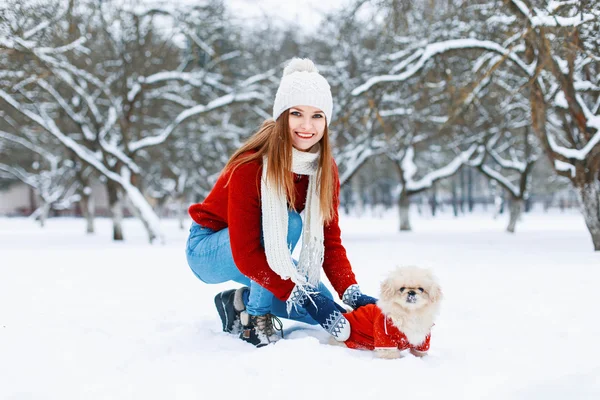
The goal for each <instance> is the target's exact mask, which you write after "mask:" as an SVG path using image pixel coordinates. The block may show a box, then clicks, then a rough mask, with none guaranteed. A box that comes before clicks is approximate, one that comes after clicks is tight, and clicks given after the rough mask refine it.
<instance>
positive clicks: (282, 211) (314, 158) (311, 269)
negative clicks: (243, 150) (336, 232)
mask: <svg viewBox="0 0 600 400" xmlns="http://www.w3.org/2000/svg"><path fill="white" fill-rule="evenodd" d="M320 154H321V151H320V146H319V144H316V145H315V146H313V147H312V149H311V150H310V151H308V152H303V151H299V150H296V149H295V148H292V171H293V172H294V173H296V174H299V175H309V176H310V177H309V180H308V182H309V183H308V191H307V193H306V206H305V208H304V224H303V228H302V249H301V251H300V258H299V260H298V265H295V264H294V262H293V260H292V255H291V248H289V247H288V246H287V233H288V202H287V196H286V193H285V190H284V189H283V188H281V189H278V188H276V187H273V184H272V183H271V182H269V180H268V179H267V165H268V164H267V157H266V156H265V157H264V158H263V171H262V179H261V186H260V193H261V202H262V204H261V208H262V228H263V235H264V244H265V253H266V255H267V262H268V263H269V267H271V269H272V270H273V271H274V272H276V273H277V274H278V275H279V276H281V277H282V278H283V279H287V278H290V279H291V280H292V281H293V282H294V283H296V285H298V286H299V287H300V288H301V289H302V290H303V291H307V290H309V289H315V288H317V285H318V284H319V280H320V276H321V266H322V265H323V251H324V246H323V215H322V213H321V204H320V201H319V188H318V187H317V167H318V163H319V156H320Z"/></svg>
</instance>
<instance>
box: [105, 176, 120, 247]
mask: <svg viewBox="0 0 600 400" xmlns="http://www.w3.org/2000/svg"><path fill="white" fill-rule="evenodd" d="M106 190H107V192H108V204H109V206H110V212H111V217H112V220H113V240H124V237H123V201H122V197H123V196H122V193H121V188H120V187H119V185H118V184H117V183H115V182H113V181H110V180H109V181H107V182H106Z"/></svg>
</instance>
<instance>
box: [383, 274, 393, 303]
mask: <svg viewBox="0 0 600 400" xmlns="http://www.w3.org/2000/svg"><path fill="white" fill-rule="evenodd" d="M394 293H396V287H395V286H394V280H393V279H392V278H387V279H386V280H384V281H383V282H381V297H383V298H386V299H391V298H392V297H394Z"/></svg>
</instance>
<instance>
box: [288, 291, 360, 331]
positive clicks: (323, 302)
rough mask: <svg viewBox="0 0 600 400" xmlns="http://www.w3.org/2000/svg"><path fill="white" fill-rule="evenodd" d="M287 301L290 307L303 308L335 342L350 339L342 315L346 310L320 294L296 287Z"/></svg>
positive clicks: (347, 327)
mask: <svg viewBox="0 0 600 400" xmlns="http://www.w3.org/2000/svg"><path fill="white" fill-rule="evenodd" d="M287 301H288V304H289V305H290V306H292V307H294V306H300V307H304V308H305V309H306V311H307V312H308V314H309V315H310V316H311V317H312V318H313V319H314V320H315V321H317V322H318V323H319V325H321V326H322V327H323V328H324V329H325V330H326V331H327V332H329V334H330V335H332V336H333V337H334V338H335V340H337V341H339V342H343V341H345V340H347V339H348V338H349V337H350V323H349V322H348V320H347V319H346V318H345V317H344V315H343V313H345V312H346V310H344V308H343V307H342V306H340V305H338V304H336V302H335V301H333V300H331V299H330V298H329V297H326V296H323V295H322V294H321V293H311V292H306V291H304V290H302V289H300V288H299V287H298V286H296V287H294V290H292V294H291V295H290V297H289V299H288V300H287Z"/></svg>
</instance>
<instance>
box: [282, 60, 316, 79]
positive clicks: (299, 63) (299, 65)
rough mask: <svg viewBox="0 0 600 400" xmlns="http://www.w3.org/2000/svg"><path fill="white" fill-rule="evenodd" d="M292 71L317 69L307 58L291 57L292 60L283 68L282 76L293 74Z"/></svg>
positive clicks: (312, 70)
mask: <svg viewBox="0 0 600 400" xmlns="http://www.w3.org/2000/svg"><path fill="white" fill-rule="evenodd" d="M294 72H316V73H318V72H319V70H318V69H317V67H315V64H314V63H313V62H312V61H311V60H309V59H308V58H297V57H294V58H292V61H290V63H289V64H288V65H287V67H285V68H284V70H283V76H287V75H290V74H293V73H294Z"/></svg>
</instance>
